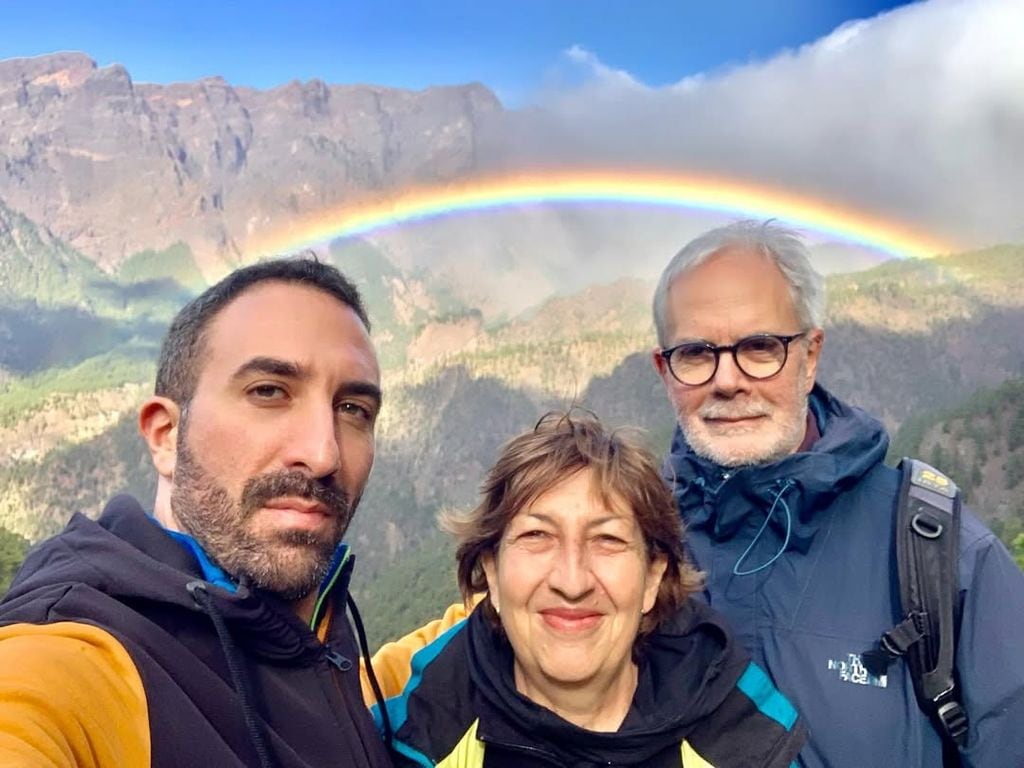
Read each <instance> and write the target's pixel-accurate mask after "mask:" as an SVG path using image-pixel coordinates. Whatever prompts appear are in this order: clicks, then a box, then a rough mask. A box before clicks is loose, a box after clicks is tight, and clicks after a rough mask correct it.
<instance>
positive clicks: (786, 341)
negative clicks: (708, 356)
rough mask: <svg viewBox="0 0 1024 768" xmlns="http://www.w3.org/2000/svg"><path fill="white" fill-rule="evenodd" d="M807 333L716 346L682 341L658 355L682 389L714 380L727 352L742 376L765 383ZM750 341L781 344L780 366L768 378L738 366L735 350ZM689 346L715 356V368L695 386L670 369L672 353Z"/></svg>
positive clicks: (759, 336)
mask: <svg viewBox="0 0 1024 768" xmlns="http://www.w3.org/2000/svg"><path fill="white" fill-rule="evenodd" d="M808 333H810V330H809V329H807V330H803V331H800V332H799V333H792V334H789V335H788V336H787V335H785V334H781V333H754V334H751V335H750V336H744V337H743V338H742V339H740V340H739V341H737V342H736V343H735V344H720V345H718V346H716V345H714V344H712V343H710V342H707V341H705V342H700V341H683V342H680V343H679V344H676V345H675V346H673V347H669V348H668V349H662V350H659V351H658V354H659V355H660V356H661V357H662V358H664V360H665V366H666V367H667V368H668V372H669V373H670V374H672V378H673V379H675V380H676V381H678V382H679V383H680V384H682V385H683V386H684V387H703V386H704V385H705V384H707V383H708V382H709V381H711V380H712V379H713V378H715V374H716V373H718V365H719V363H720V362H721V359H722V353H723V352H728V353H730V354H731V355H732V361H733V362H734V363H735V364H736V369H737V370H738V371H739V372H740V373H742V374H743V375H744V376H746V377H747V378H748V379H753V380H754V381H767V380H768V379H772V378H775V377H776V376H778V375H779V374H780V373H782V371H783V369H784V368H785V367H786V363H788V362H789V345H790V344H792V343H793V342H794V341H796V340H797V339H799V338H802V337H804V336H806V335H807V334H808ZM751 339H775V340H776V341H778V342H780V343H781V344H782V364H781V365H780V366H779V370H777V371H776V372H775V373H773V374H770V375H768V376H753V375H751V374H749V373H747V372H746V371H745V370H744V369H743V366H742V365H740V361H739V358H738V357H737V356H736V349H737V348H738V347H739V346H740V345H741V344H743V343H745V342H748V341H750V340H751ZM691 344H703V346H704V348H705V349H707V350H708V351H709V352H711V353H712V354H713V355H714V356H715V366H714V368H712V369H711V375H710V376H708V377H707V378H706V379H704V381H701V382H698V383H697V384H688V383H687V382H685V381H683V380H682V379H680V378H679V377H678V376H677V375H676V372H675V369H674V368H673V367H672V361H671V357H672V353H673V352H675V351H676V350H677V349H679V348H680V347H685V346H688V345H691Z"/></svg>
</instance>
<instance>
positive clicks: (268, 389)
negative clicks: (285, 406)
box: [249, 384, 288, 400]
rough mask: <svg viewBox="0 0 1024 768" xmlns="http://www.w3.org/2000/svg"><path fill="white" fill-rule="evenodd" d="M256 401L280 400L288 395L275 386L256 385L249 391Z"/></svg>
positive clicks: (281, 388)
mask: <svg viewBox="0 0 1024 768" xmlns="http://www.w3.org/2000/svg"><path fill="white" fill-rule="evenodd" d="M249 394H250V395H252V396H253V397H255V398H256V399H257V400H282V399H284V397H285V396H286V395H287V394H288V393H287V392H285V391H284V387H280V386H278V385H277V384H257V385H256V386H255V387H252V388H251V389H250V390H249Z"/></svg>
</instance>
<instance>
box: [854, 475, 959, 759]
mask: <svg viewBox="0 0 1024 768" xmlns="http://www.w3.org/2000/svg"><path fill="white" fill-rule="evenodd" d="M900 471H901V473H902V482H901V485H900V495H899V499H898V502H897V504H898V506H897V515H896V517H897V520H896V561H897V567H898V570H899V584H900V604H901V608H902V611H903V621H901V622H900V623H899V624H897V625H896V626H895V627H893V628H892V629H890V630H889V631H888V632H886V633H884V634H883V635H882V638H881V641H880V642H879V648H878V649H876V650H874V651H871V652H869V654H870V656H871V657H872V658H871V662H872V664H873V665H876V666H877V665H879V664H881V665H883V666H882V669H883V670H884V668H885V667H887V666H888V665H889V663H891V661H892V660H894V659H895V658H898V657H900V656H902V657H903V658H904V659H905V660H906V662H907V666H908V667H909V669H910V674H911V678H912V679H913V681H914V691H915V693H916V694H917V700H918V703H919V704H920V706H921V709H922V710H923V711H924V712H925V713H926V714H928V715H929V716H930V717H931V718H932V720H933V721H934V722H935V726H936V728H937V729H938V731H939V733H940V734H941V735H942V736H943V740H944V742H945V743H946V744H947V745H950V746H953V747H956V746H963V745H964V742H965V740H966V737H967V725H968V723H967V713H966V712H965V711H964V708H963V705H962V704H961V703H960V696H959V692H958V690H957V686H956V681H955V676H954V670H953V665H954V659H955V652H954V645H955V643H956V635H957V632H956V624H957V613H958V610H957V609H958V590H959V586H958V583H957V582H958V578H957V563H958V554H959V538H960V505H961V501H960V491H959V489H958V488H957V486H956V484H955V483H954V482H953V481H952V480H950V479H949V478H948V477H946V475H944V474H942V473H941V472H939V471H938V470H937V469H935V468H934V467H930V466H929V465H928V464H925V463H924V462H923V461H918V460H917V459H908V458H905V459H903V460H902V461H901V462H900Z"/></svg>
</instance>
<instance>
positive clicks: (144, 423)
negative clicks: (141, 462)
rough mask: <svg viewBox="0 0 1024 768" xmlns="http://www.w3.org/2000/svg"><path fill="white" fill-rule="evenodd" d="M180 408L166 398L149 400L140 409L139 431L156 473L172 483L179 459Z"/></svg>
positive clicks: (151, 398)
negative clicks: (147, 448)
mask: <svg viewBox="0 0 1024 768" xmlns="http://www.w3.org/2000/svg"><path fill="white" fill-rule="evenodd" d="M180 420H181V408H179V407H178V404H177V403H176V402H174V401H173V400H171V399H169V398H166V397H150V398H148V399H147V400H146V402H144V403H143V404H142V407H141V408H140V409H139V432H141V433H142V438H143V440H145V441H146V445H147V446H148V447H149V456H150V458H151V459H152V461H153V466H154V467H155V468H156V471H157V474H158V475H160V477H162V478H164V479H166V480H170V479H171V478H172V477H173V476H174V467H175V464H176V463H177V458H178V426H179V423H180Z"/></svg>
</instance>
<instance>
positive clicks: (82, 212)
mask: <svg viewBox="0 0 1024 768" xmlns="http://www.w3.org/2000/svg"><path fill="white" fill-rule="evenodd" d="M0 108H2V112H0V114H2V115H3V117H2V118H0V197H2V198H4V199H6V200H7V202H8V204H9V205H10V206H11V207H12V208H14V209H15V210H18V211H19V212H21V213H23V214H25V215H26V216H28V217H29V218H30V219H32V220H33V221H35V222H37V223H39V224H42V225H45V226H46V227H48V228H49V229H51V230H52V231H53V233H54V234H55V235H57V236H58V237H61V238H62V239H64V240H65V241H67V242H68V243H69V244H70V245H71V246H73V247H74V248H76V249H77V250H79V251H80V252H82V253H83V254H85V255H86V256H87V257H89V258H91V259H93V260H94V261H95V262H97V263H98V264H99V265H101V266H103V267H106V268H111V267H114V266H116V265H117V264H118V263H120V262H121V261H123V260H124V259H125V258H127V257H128V256H130V255H131V254H132V253H135V252H138V251H142V250H145V249H149V248H154V249H161V248H165V247H168V246H169V245H171V244H173V243H175V242H178V241H181V242H184V243H186V244H187V245H188V246H189V247H190V248H191V250H192V252H193V253H194V254H195V256H196V257H197V262H198V264H199V266H200V268H201V269H203V270H204V271H206V272H207V273H208V274H217V273H218V272H220V271H222V269H223V267H224V265H225V262H227V263H230V262H233V261H235V260H236V259H238V258H239V257H241V256H244V255H246V254H248V253H251V252H253V251H254V250H257V249H258V248H259V245H260V243H261V241H262V239H264V238H265V237H266V236H267V235H269V234H271V233H274V232H277V231H279V230H280V229H282V228H286V227H287V226H288V225H289V223H291V222H294V221H295V220H297V219H300V218H301V217H303V216H309V215H311V214H317V213H319V212H320V211H322V210H324V209H327V208H330V207H334V206H338V205H340V204H342V203H344V202H345V201H346V200H350V199H352V198H356V197H365V196H366V195H367V194H373V193H374V192H375V191H377V190H381V189H386V188H389V187H392V186H400V185H404V184H409V183H416V182H420V183H422V182H437V181H447V180H451V179H454V178H456V177H458V176H459V175H461V174H465V173H468V172H471V171H473V170H474V169H475V168H476V164H477V149H476V148H477V144H478V134H479V131H480V127H479V126H480V119H481V117H482V116H485V115H489V114H496V113H500V111H501V105H500V104H499V102H498V100H497V98H495V96H494V95H493V94H492V93H491V92H490V91H488V90H487V89H486V88H484V87H483V86H482V85H480V84H472V85H467V86H448V87H443V88H429V89H426V90H424V91H405V90H401V89H394V88H380V87H374V86H355V85H330V84H327V83H324V82H323V81H320V80H310V81H307V82H298V81H295V82H291V83H287V84H285V85H282V86H279V87H277V88H272V89H269V90H258V89H253V88H236V87H234V86H232V85H231V84H230V83H228V82H226V81H225V80H224V79H223V78H220V77H210V78H204V79H202V80H198V81H196V82H191V83H174V84H170V85H157V84H152V83H144V84H136V83H133V81H132V79H131V76H130V74H129V73H128V71H127V70H125V69H124V67H122V66H120V65H116V64H115V65H111V66H106V67H98V66H97V65H96V62H94V61H93V60H92V59H91V58H89V57H88V56H85V55H84V54H80V53H60V54H54V55H51V56H40V57H36V58H32V59H10V60H7V61H3V62H0Z"/></svg>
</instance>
